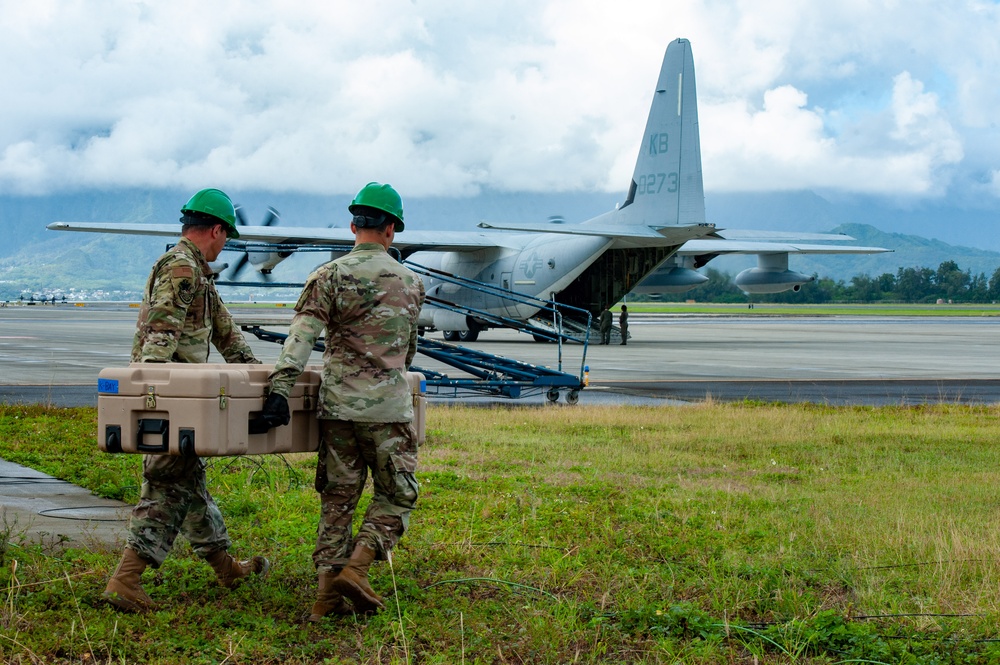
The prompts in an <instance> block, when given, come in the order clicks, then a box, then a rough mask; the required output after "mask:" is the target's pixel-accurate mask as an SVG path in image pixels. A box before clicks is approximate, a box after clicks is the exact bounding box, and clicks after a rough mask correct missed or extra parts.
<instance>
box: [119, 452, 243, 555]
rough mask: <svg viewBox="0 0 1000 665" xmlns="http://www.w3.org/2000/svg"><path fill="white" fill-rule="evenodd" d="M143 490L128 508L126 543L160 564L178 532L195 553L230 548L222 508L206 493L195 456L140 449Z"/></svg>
mask: <svg viewBox="0 0 1000 665" xmlns="http://www.w3.org/2000/svg"><path fill="white" fill-rule="evenodd" d="M142 478H143V483H142V491H141V494H140V496H139V503H138V504H137V505H136V506H135V508H133V509H132V517H131V519H130V520H129V525H128V536H127V538H126V540H125V543H126V546H127V547H130V548H132V549H133V550H135V551H136V553H138V554H139V555H140V556H141V557H142V558H143V559H145V560H146V561H149V562H150V563H152V564H153V566H155V567H159V566H160V565H161V564H162V563H163V560H164V559H166V558H167V553H168V552H170V548H171V547H173V545H174V540H175V539H176V538H177V534H178V533H183V534H184V537H185V538H187V539H188V541H190V543H191V547H192V548H194V551H195V553H196V554H197V555H198V556H201V557H205V556H208V555H209V554H211V553H212V552H214V551H215V550H220V549H228V548H229V546H230V544H231V542H230V540H229V533H228V532H227V531H226V524H225V522H224V521H223V520H222V513H221V512H219V507H218V506H217V505H215V501H214V500H213V499H212V495H211V494H209V493H208V486H207V485H206V483H205V463H204V462H203V461H202V460H201V459H200V458H198V457H175V456H172V455H143V458H142Z"/></svg>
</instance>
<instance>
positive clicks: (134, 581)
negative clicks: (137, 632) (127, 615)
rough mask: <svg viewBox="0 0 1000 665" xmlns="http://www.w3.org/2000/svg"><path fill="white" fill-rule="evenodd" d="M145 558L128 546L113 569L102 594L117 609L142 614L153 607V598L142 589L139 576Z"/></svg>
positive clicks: (144, 565)
mask: <svg viewBox="0 0 1000 665" xmlns="http://www.w3.org/2000/svg"><path fill="white" fill-rule="evenodd" d="M147 565H149V564H147V563H146V560H145V559H143V558H142V557H141V556H139V554H138V553H137V552H136V551H135V550H133V549H130V548H128V547H126V548H125V551H124V552H123V553H122V560H121V562H120V563H119V564H118V568H116V569H115V572H114V574H113V575H112V576H111V579H110V580H108V586H107V588H106V589H105V590H104V593H103V594H102V596H103V597H104V599H105V600H107V601H108V602H109V603H111V604H112V605H114V606H115V607H117V608H118V609H121V610H125V611H126V612H138V613H139V614H143V613H145V612H148V611H150V610H152V609H153V607H154V605H153V599H152V598H150V597H149V596H148V595H147V594H146V592H145V591H143V589H142V584H141V583H140V578H141V577H142V571H144V570H146V566H147Z"/></svg>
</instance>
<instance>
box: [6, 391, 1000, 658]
mask: <svg viewBox="0 0 1000 665" xmlns="http://www.w3.org/2000/svg"><path fill="white" fill-rule="evenodd" d="M998 416H1000V407H998V406H992V407H963V406H948V405H939V406H933V407H916V408H903V407H891V408H888V407H887V408H860V407H859V408H846V407H842V408H832V407H823V406H812V405H760V404H714V403H710V402H709V403H704V404H700V405H695V406H690V407H684V408H654V407H586V408H584V407H568V406H548V407H545V408H529V407H514V408H500V407H498V408H493V409H482V408H464V407H436V408H432V409H431V410H430V411H429V412H428V440H427V443H426V444H425V445H424V446H423V447H422V448H421V451H420V469H419V472H418V476H419V479H420V482H421V498H420V502H419V508H418V510H417V511H416V512H415V513H414V514H413V516H412V521H411V528H410V531H409V532H408V533H407V534H406V536H404V538H403V540H402V542H401V543H400V546H399V547H398V548H397V550H396V551H395V553H394V559H393V561H392V564H391V565H389V564H386V563H383V564H379V565H378V566H377V567H376V568H374V569H373V586H374V587H375V588H376V590H378V591H379V592H381V593H383V594H384V595H385V596H386V597H387V601H388V605H389V609H388V611H385V612H383V613H381V614H379V615H377V616H374V617H370V618H351V619H330V620H327V621H325V622H324V623H322V624H320V625H315V626H314V625H312V624H307V623H304V622H303V621H302V617H303V615H304V614H305V613H307V611H308V608H309V606H310V605H311V603H312V601H313V598H314V594H315V591H316V582H315V575H314V572H313V569H312V565H311V560H310V554H311V551H312V546H313V539H314V535H315V523H316V519H317V513H318V500H317V498H316V495H315V492H314V491H313V489H312V474H313V468H314V459H313V457H312V456H311V455H296V456H286V457H280V456H265V457H260V458H218V459H215V460H213V461H212V462H211V468H210V469H209V472H208V475H209V481H210V485H211V489H212V492H213V494H214V496H215V497H216V499H217V501H218V502H219V504H220V506H221V508H222V511H223V513H224V514H225V516H226V518H227V523H228V526H229V530H230V532H231V535H232V537H233V539H234V541H235V546H234V553H236V554H237V555H248V554H250V553H260V554H265V555H267V556H268V557H270V558H271V559H272V561H273V562H274V567H273V570H272V573H271V575H270V576H269V577H268V578H267V579H265V580H263V581H257V580H255V581H252V582H250V583H248V584H245V585H244V586H242V587H241V588H239V589H237V590H236V591H233V592H227V591H225V590H223V589H221V588H220V587H218V586H217V585H215V584H214V581H213V578H212V574H211V571H210V569H209V568H208V567H207V566H206V565H205V564H204V563H202V562H201V561H200V560H198V559H197V558H196V557H194V555H193V554H192V552H191V550H190V547H189V546H188V545H187V544H186V543H185V542H181V541H179V542H178V545H177V546H175V549H174V552H173V553H172V554H171V556H170V557H169V558H168V559H167V562H166V563H165V564H164V566H163V567H162V568H160V569H159V570H157V571H153V572H147V573H146V576H145V578H144V585H145V587H146V589H147V591H149V593H150V594H151V595H152V597H153V598H154V600H155V601H157V603H159V606H160V609H159V610H158V611H157V612H155V613H153V614H151V615H148V616H132V615H127V614H121V613H118V612H116V611H113V610H112V609H110V608H109V607H108V606H106V605H105V604H103V603H102V602H101V600H100V593H101V591H102V590H103V588H104V584H105V583H106V581H107V577H108V575H109V574H110V572H111V570H112V569H113V567H114V565H115V564H116V562H117V558H118V555H119V554H120V552H118V551H117V550H116V551H83V550H68V551H61V550H60V549H59V548H58V547H52V546H51V543H49V544H43V545H29V544H25V545H18V544H17V542H18V541H19V539H18V536H19V535H20V536H24V535H27V534H23V533H20V532H19V531H18V525H16V524H14V525H11V524H5V525H4V531H5V533H3V534H2V535H3V536H4V537H3V538H2V539H0V556H2V565H0V584H2V585H3V589H4V592H5V597H4V598H3V604H2V608H0V659H2V660H3V662H12V663H18V662H21V663H35V662H39V663H94V662H97V663H105V662H106V663H133V662H136V663H177V662H194V663H200V662H204V663H221V662H226V663H319V662H328V663H354V662H362V663H442V664H443V663H449V664H450V663H470V664H471V663H574V662H579V663H673V662H681V663H757V662H766V663H980V662H983V663H989V662H1000V643H998V640H1000V628H998V625H1000V602H998V599H1000V589H998V585H1000V566H998V556H997V555H998V550H1000V537H998V534H1000V511H998V507H1000V451H998V448H997V446H996V439H997V433H998V428H997V422H998ZM95 436H96V414H95V411H94V410H93V409H49V408H42V407H10V406H0V457H3V458H5V459H8V460H10V461H15V462H19V463H22V464H26V465H28V466H31V467H33V468H37V469H41V470H43V471H46V472H48V473H51V474H53V475H55V476H58V477H61V478H65V479H68V480H72V481H73V482H76V483H79V484H81V485H84V486H86V487H89V488H91V489H94V490H96V491H98V492H99V493H100V494H102V495H105V496H111V497H116V498H121V499H123V500H125V501H127V502H133V501H135V499H136V496H137V488H138V484H139V481H140V459H139V458H138V457H137V456H128V455H119V456H113V455H105V454H100V453H97V452H96V444H95ZM363 507H364V503H363V504H362V509H363Z"/></svg>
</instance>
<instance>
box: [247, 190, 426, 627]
mask: <svg viewBox="0 0 1000 665" xmlns="http://www.w3.org/2000/svg"><path fill="white" fill-rule="evenodd" d="M348 210H349V211H350V212H351V214H352V215H353V216H354V217H353V219H352V221H351V231H352V232H353V233H354V234H355V241H354V248H353V250H352V251H351V252H350V253H348V254H346V255H344V256H341V257H340V258H337V259H335V260H333V261H330V262H329V263H327V264H325V265H323V266H320V267H319V268H318V269H317V270H316V271H315V272H313V273H312V275H310V276H309V279H308V280H307V282H306V285H305V288H304V289H303V291H302V295H301V296H300V297H299V300H298V303H296V305H295V318H294V319H293V320H292V324H291V328H290V330H289V335H288V338H287V339H286V340H285V345H284V347H283V348H282V350H281V355H280V356H279V357H278V361H277V363H276V364H275V368H274V372H273V373H272V374H271V376H270V394H269V396H268V399H267V401H266V402H265V406H264V411H263V414H262V417H264V418H266V419H271V421H270V422H271V424H272V425H273V424H283V423H285V422H287V418H288V415H287V414H288V407H287V401H286V398H287V396H288V394H289V391H290V390H291V387H292V385H293V384H294V383H295V379H296V377H297V376H298V375H299V374H300V373H301V372H302V370H303V368H304V367H305V364H306V362H307V361H308V360H309V353H310V351H311V350H312V348H313V344H314V343H315V342H316V339H317V338H318V337H319V336H320V335H322V334H323V331H324V329H325V330H326V350H325V352H324V353H323V377H322V384H321V388H320V408H319V418H320V432H321V437H322V439H321V444H320V449H319V459H318V461H317V467H316V490H317V491H318V492H319V495H320V506H321V510H322V513H321V516H320V520H319V528H318V530H317V537H316V549H315V551H314V552H313V563H314V564H315V566H316V571H317V573H318V576H319V594H318V597H317V600H316V603H315V604H314V605H313V607H312V612H311V614H310V616H309V620H310V621H319V620H320V619H322V618H323V617H324V616H326V615H327V614H330V613H338V614H342V613H346V612H349V611H350V607H349V606H348V605H347V603H346V602H345V597H346V599H349V600H350V601H351V603H353V605H354V610H355V611H357V612H361V613H366V612H374V611H377V610H379V609H382V608H384V607H385V605H384V604H383V602H382V599H381V598H380V597H379V596H378V594H376V593H375V591H373V590H372V588H371V585H370V584H369V582H368V567H369V566H370V565H371V563H372V562H373V561H375V560H376V559H387V558H388V557H389V552H390V551H391V550H392V548H393V546H394V545H395V544H396V543H397V542H398V541H399V538H400V537H401V536H402V535H403V532H404V531H406V528H407V526H408V524H409V516H410V511H411V510H413V507H414V505H415V504H416V501H417V480H416V476H415V475H414V472H415V471H416V467H417V447H416V442H415V441H416V439H415V432H414V430H413V426H412V425H411V421H412V420H413V401H412V396H411V394H410V389H409V386H408V384H407V381H406V375H405V373H406V369H407V367H409V365H410V362H411V361H412V360H413V356H414V355H415V354H416V351H417V317H418V315H419V313H420V307H421V305H423V302H424V285H423V282H421V281H420V278H419V277H418V276H417V275H416V274H415V273H413V272H412V271H411V270H409V269H408V268H406V267H405V266H403V265H402V264H400V263H399V262H398V261H396V260H395V259H394V258H392V257H391V256H389V254H388V251H387V250H388V249H389V246H390V245H391V244H392V241H393V238H394V237H395V234H396V233H397V232H400V231H402V230H403V204H402V201H401V200H400V198H399V194H397V193H396V190H394V189H393V188H392V187H391V186H389V185H383V184H379V183H377V182H372V183H368V184H367V185H365V187H364V188H363V189H362V190H361V191H360V192H358V195H357V196H356V197H355V198H354V200H353V201H352V202H351V205H350V206H348ZM369 471H370V472H371V475H372V481H373V484H374V488H375V495H374V497H373V498H372V501H371V504H370V505H369V507H368V511H367V512H366V513H365V518H364V521H363V523H362V524H361V527H360V528H359V529H358V532H357V534H356V535H354V536H353V537H352V530H351V528H352V527H351V523H352V517H353V515H354V509H355V507H356V506H357V505H358V500H359V499H360V498H361V492H362V490H363V489H364V486H365V480H366V478H367V476H368V473H369ZM348 557H349V558H348Z"/></svg>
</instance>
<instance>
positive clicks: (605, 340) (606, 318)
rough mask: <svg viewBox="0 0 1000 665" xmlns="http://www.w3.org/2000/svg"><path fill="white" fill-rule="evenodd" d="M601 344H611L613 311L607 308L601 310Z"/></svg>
mask: <svg viewBox="0 0 1000 665" xmlns="http://www.w3.org/2000/svg"><path fill="white" fill-rule="evenodd" d="M600 322H601V323H600V326H601V344H604V345H607V344H610V343H611V311H610V310H609V309H608V308H607V307H605V308H604V309H602V310H601V318H600Z"/></svg>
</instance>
